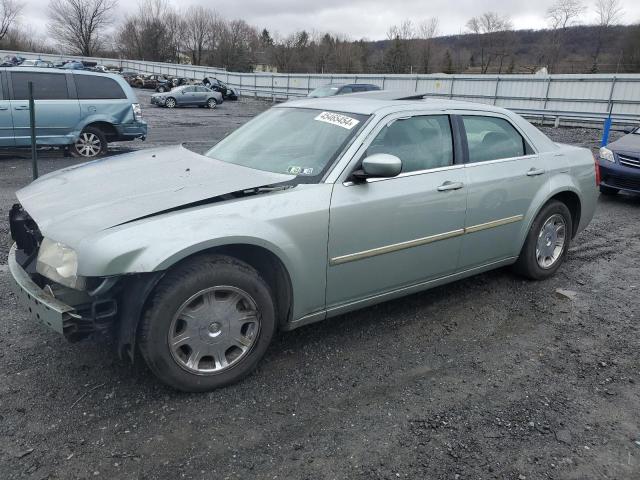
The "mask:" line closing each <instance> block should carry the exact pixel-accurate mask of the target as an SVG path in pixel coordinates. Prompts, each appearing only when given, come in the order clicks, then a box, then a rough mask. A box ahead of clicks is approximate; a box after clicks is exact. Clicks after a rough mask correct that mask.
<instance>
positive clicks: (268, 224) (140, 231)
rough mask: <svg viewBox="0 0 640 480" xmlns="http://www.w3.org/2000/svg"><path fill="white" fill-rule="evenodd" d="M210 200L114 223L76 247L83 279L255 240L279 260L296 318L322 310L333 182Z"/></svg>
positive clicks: (142, 269)
mask: <svg viewBox="0 0 640 480" xmlns="http://www.w3.org/2000/svg"><path fill="white" fill-rule="evenodd" d="M308 187H309V188H305V187H304V186H299V187H297V188H296V189H294V190H295V191H291V192H290V193H286V192H283V193H280V194H269V195H257V196H255V197H251V198H249V199H240V200H236V201H230V202H225V203H221V204H212V205H205V206H201V207H196V208H191V209H188V210H182V211H177V212H172V213H170V214H165V215H159V216H157V217H151V218H147V219H143V220H139V221H137V222H134V223H130V224H125V225H121V226H119V227H114V228H111V229H108V230H105V231H103V232H100V233H99V234H97V235H91V236H90V237H87V238H85V239H83V240H82V242H81V243H80V244H79V245H78V247H77V253H78V259H79V268H78V273H79V274H80V275H83V276H113V275H125V274H135V273H149V272H157V271H163V270H167V269H169V268H171V267H172V266H173V265H175V264H177V263H178V262H180V261H181V260H184V259H185V258H187V257H189V256H191V255H193V254H196V253H199V252H202V251H206V250H209V249H212V248H215V247H222V246H230V245H253V246H257V247H262V248H264V249H267V250H268V251H270V252H271V253H272V254H274V255H275V256H276V257H277V258H279V259H280V261H281V262H282V264H283V265H284V267H285V268H286V270H287V272H288V274H289V277H290V279H291V283H292V286H293V295H294V300H295V301H294V308H295V311H294V312H293V314H294V317H295V318H299V317H301V316H304V315H306V314H308V313H312V312H315V311H319V310H321V309H322V308H324V302H325V287H326V264H327V263H326V262H327V243H328V225H329V208H328V207H329V199H330V195H331V188H332V186H331V185H326V184H322V185H309V186H308Z"/></svg>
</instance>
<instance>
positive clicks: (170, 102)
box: [164, 97, 178, 108]
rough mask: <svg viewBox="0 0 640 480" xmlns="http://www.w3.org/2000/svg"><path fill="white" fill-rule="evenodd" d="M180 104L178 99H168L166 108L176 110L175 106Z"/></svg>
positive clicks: (165, 104)
mask: <svg viewBox="0 0 640 480" xmlns="http://www.w3.org/2000/svg"><path fill="white" fill-rule="evenodd" d="M177 103H178V102H176V99H175V98H173V97H169V98H167V101H166V102H164V106H165V107H167V108H175V106H176V105H177Z"/></svg>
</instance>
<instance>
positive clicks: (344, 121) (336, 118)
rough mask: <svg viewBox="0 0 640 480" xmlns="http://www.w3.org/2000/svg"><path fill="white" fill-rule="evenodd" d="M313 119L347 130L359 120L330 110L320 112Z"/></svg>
mask: <svg viewBox="0 0 640 480" xmlns="http://www.w3.org/2000/svg"><path fill="white" fill-rule="evenodd" d="M314 120H317V121H318V122H325V123H330V124H331V125H336V126H337V127H342V128H346V129H347V130H351V129H352V128H353V127H355V126H356V125H358V124H359V123H360V121H359V120H356V119H355V118H351V117H347V116H346V115H340V114H339V113H332V112H322V113H321V114H320V115H318V116H317V117H316V118H315V119H314Z"/></svg>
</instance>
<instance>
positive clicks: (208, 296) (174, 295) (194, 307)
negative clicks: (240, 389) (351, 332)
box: [139, 255, 276, 392]
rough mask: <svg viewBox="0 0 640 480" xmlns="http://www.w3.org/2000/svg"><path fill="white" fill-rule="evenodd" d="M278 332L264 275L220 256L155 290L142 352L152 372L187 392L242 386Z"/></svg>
mask: <svg viewBox="0 0 640 480" xmlns="http://www.w3.org/2000/svg"><path fill="white" fill-rule="evenodd" d="M275 327H276V320H275V308H274V302H273V300H272V295H271V291H270V289H269V287H268V286H267V284H266V282H265V281H264V280H263V279H262V277H261V276H260V274H259V273H258V272H257V271H256V270H255V269H253V268H252V267H250V266H249V265H247V264H246V263H244V262H241V261H240V260H237V259H235V258H232V257H227V256H222V255H206V256H200V257H196V258H194V259H192V260H190V261H188V262H187V263H185V264H184V265H182V266H180V267H178V268H176V269H175V270H173V271H171V272H170V273H168V274H167V276H166V277H165V278H164V279H163V280H162V281H161V282H160V284H159V285H158V287H156V289H155V291H154V293H153V294H152V296H151V301H150V304H149V307H148V308H147V310H146V312H145V314H144V317H143V319H142V323H141V326H140V342H139V345H140V351H141V353H142V355H143V357H144V359H145V361H146V362H147V364H148V365H149V368H150V369H151V370H152V371H153V373H154V374H155V375H156V376H157V377H158V378H159V379H160V380H162V381H163V382H164V383H166V384H168V385H170V386H172V387H174V388H176V389H178V390H183V391H188V392H202V391H208V390H213V389H215V388H218V387H221V386H224V385H228V384H231V383H234V382H237V381H238V380H240V379H241V378H243V377H244V376H246V375H247V374H249V373H250V372H251V371H252V370H253V369H254V368H255V367H256V365H257V364H258V362H259V360H260V359H261V358H262V356H263V355H264V353H265V351H266V349H267V347H268V345H269V343H270V342H271V338H272V337H273V333H274V331H275Z"/></svg>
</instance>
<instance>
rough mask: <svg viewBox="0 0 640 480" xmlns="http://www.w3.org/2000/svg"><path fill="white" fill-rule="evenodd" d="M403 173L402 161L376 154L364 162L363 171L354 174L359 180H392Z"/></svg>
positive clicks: (394, 157)
mask: <svg viewBox="0 0 640 480" xmlns="http://www.w3.org/2000/svg"><path fill="white" fill-rule="evenodd" d="M400 172H402V160H400V159H399V158H398V157H396V156H395V155H389V154H386V153H376V154H373V155H369V156H368V157H367V158H365V159H364V160H363V161H362V169H361V170H356V171H355V172H353V174H352V175H353V176H354V177H355V178H357V179H359V180H366V179H367V178H391V177H396V176H398V175H399V174H400Z"/></svg>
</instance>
